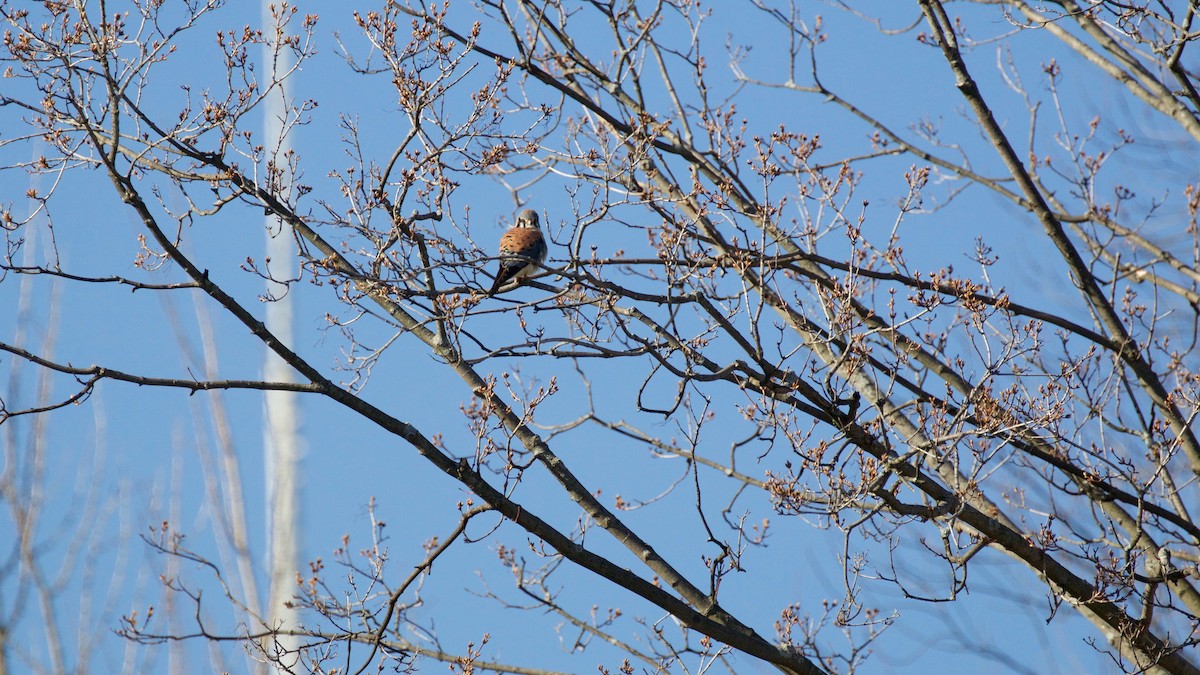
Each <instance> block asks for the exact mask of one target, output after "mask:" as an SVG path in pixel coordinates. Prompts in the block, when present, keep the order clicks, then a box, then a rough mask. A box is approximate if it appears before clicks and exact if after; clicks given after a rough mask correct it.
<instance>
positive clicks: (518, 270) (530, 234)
mask: <svg viewBox="0 0 1200 675" xmlns="http://www.w3.org/2000/svg"><path fill="white" fill-rule="evenodd" d="M546 251H547V249H546V240H545V239H544V238H542V230H541V229H540V228H539V227H538V214H537V211H534V210H533V209H525V210H524V211H522V212H521V213H520V214H518V215H517V224H516V225H514V226H513V227H512V228H511V229H510V230H509V231H508V232H505V233H504V236H502V237H500V269H499V271H497V272H496V283H494V284H492V290H490V291H488V295H495V294H496V291H498V290H500V287H501V286H503V285H504V284H506V283H508V282H509V281H511V280H512V279H520V278H521V277H527V276H529V275H530V274H533V273H534V272H536V271H537V270H538V263H541V262H543V261H545V260H546Z"/></svg>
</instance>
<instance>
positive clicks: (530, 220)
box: [517, 209, 538, 230]
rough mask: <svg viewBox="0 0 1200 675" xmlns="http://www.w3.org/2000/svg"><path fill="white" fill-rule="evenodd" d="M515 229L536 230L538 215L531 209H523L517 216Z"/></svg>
mask: <svg viewBox="0 0 1200 675" xmlns="http://www.w3.org/2000/svg"><path fill="white" fill-rule="evenodd" d="M517 227H528V228H529V229H531V230H536V229H538V214H537V211H534V210H533V209H525V210H524V211H522V212H520V213H518V214H517Z"/></svg>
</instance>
